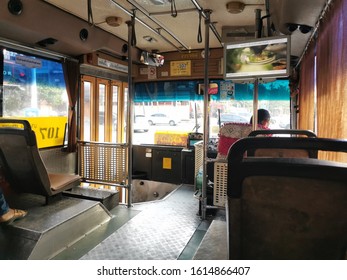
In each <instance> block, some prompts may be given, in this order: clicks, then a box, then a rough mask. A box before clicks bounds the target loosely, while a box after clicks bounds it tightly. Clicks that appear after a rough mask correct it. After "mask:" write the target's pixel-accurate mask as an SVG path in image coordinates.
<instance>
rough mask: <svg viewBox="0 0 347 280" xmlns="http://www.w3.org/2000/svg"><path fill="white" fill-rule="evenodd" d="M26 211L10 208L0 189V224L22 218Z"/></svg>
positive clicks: (7, 223) (6, 223)
mask: <svg viewBox="0 0 347 280" xmlns="http://www.w3.org/2000/svg"><path fill="white" fill-rule="evenodd" d="M27 213H28V212H27V211H24V210H19V209H12V208H10V207H9V205H8V203H7V201H6V199H5V196H4V194H3V193H2V190H1V189H0V225H9V224H10V223H12V222H13V221H15V220H18V219H21V218H24V217H25V216H26V214H27Z"/></svg>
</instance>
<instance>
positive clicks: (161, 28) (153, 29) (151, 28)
mask: <svg viewBox="0 0 347 280" xmlns="http://www.w3.org/2000/svg"><path fill="white" fill-rule="evenodd" d="M110 1H111V2H112V3H113V4H115V5H116V6H117V7H118V8H119V9H121V10H122V11H123V12H124V13H126V14H128V15H129V16H131V17H132V16H134V13H133V11H130V10H127V9H126V8H124V7H123V6H122V5H120V4H118V3H117V2H116V1H115V0H110ZM128 2H129V3H130V4H131V5H133V6H134V8H136V9H137V10H139V11H140V12H142V13H143V14H144V15H146V16H147V17H148V18H149V19H151V20H152V21H153V18H152V17H151V16H150V15H149V14H148V13H147V12H146V13H144V12H145V10H144V9H143V8H142V10H143V11H142V10H141V9H139V7H136V6H139V5H136V6H135V5H134V3H132V2H133V1H128ZM135 20H136V21H137V22H139V23H140V24H142V25H143V26H144V27H146V28H147V29H149V30H150V31H152V32H153V33H155V34H157V35H158V36H159V37H161V38H162V39H163V40H164V41H165V42H167V43H168V44H170V45H171V46H173V47H174V48H175V49H177V50H178V51H181V50H182V48H181V47H177V46H176V45H175V44H174V43H172V42H171V41H170V40H169V39H167V38H166V37H165V36H164V35H163V34H161V30H165V31H166V32H167V33H168V34H170V32H168V31H167V30H166V29H165V27H163V26H162V24H159V23H157V22H155V21H153V22H155V23H156V24H157V25H158V26H160V28H158V29H155V28H153V27H151V26H149V25H148V24H147V23H145V22H144V21H143V20H141V19H140V18H138V17H137V16H135ZM170 36H171V37H173V39H175V40H176V41H177V42H178V43H179V44H180V45H181V46H182V47H183V48H185V49H187V50H188V47H187V46H186V45H185V44H183V43H182V42H181V41H180V40H179V39H178V38H177V37H176V36H174V35H171V34H170Z"/></svg>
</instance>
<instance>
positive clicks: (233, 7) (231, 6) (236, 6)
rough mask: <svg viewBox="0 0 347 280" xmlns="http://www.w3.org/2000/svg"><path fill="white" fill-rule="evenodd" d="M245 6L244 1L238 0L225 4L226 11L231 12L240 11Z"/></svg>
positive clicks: (236, 12)
mask: <svg viewBox="0 0 347 280" xmlns="http://www.w3.org/2000/svg"><path fill="white" fill-rule="evenodd" d="M245 6H246V5H245V3H242V2H239V1H231V2H229V3H227V5H226V7H227V10H228V12H229V13H231V14H239V13H241V12H242V11H243V10H244V8H245Z"/></svg>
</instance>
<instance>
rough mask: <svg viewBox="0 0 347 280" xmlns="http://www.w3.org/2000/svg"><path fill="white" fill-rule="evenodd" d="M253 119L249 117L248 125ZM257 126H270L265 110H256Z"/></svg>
mask: <svg viewBox="0 0 347 280" xmlns="http://www.w3.org/2000/svg"><path fill="white" fill-rule="evenodd" d="M252 121H253V117H251V121H250V123H252ZM258 124H259V125H261V126H263V127H265V128H268V127H269V124H270V113H269V111H268V110H265V109H258Z"/></svg>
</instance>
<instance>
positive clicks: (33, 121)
mask: <svg viewBox="0 0 347 280" xmlns="http://www.w3.org/2000/svg"><path fill="white" fill-rule="evenodd" d="M17 119H19V118H17ZM20 119H21V120H27V121H28V122H29V123H30V125H31V129H32V130H33V131H34V132H35V135H36V140H37V146H38V148H47V147H56V146H62V145H63V144H64V136H65V127H66V124H67V117H30V118H20ZM2 126H3V125H2ZM11 126H13V127H20V124H17V123H14V124H11Z"/></svg>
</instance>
